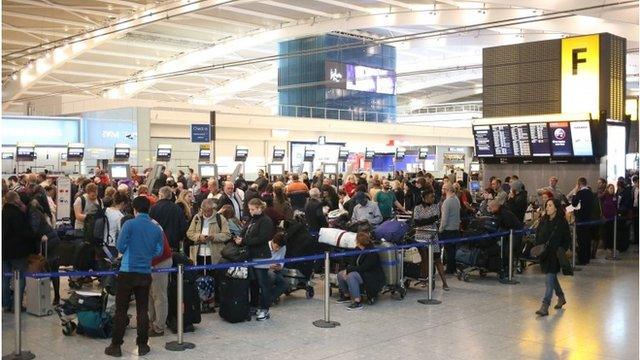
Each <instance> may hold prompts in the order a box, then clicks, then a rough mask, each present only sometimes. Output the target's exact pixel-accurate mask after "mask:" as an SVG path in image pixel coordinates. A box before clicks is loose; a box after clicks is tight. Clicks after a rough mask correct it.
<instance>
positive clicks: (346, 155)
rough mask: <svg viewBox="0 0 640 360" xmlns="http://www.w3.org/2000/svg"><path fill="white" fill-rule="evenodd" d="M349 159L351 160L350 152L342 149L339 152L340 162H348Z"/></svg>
mask: <svg viewBox="0 0 640 360" xmlns="http://www.w3.org/2000/svg"><path fill="white" fill-rule="evenodd" d="M347 159H349V150H347V149H345V148H340V150H338V161H347Z"/></svg>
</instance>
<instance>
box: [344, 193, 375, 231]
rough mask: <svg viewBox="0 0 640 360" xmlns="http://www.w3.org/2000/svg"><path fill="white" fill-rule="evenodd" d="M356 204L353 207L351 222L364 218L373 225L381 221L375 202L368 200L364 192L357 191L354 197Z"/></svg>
mask: <svg viewBox="0 0 640 360" xmlns="http://www.w3.org/2000/svg"><path fill="white" fill-rule="evenodd" d="M354 201H355V203H356V206H355V207H354V208H353V215H352V216H351V221H352V222H359V221H363V220H366V221H368V222H369V224H371V225H373V226H375V225H378V224H380V223H381V222H382V214H381V213H380V208H379V207H378V205H377V204H376V203H374V202H373V201H370V200H369V199H368V198H367V197H366V196H365V195H364V193H361V192H358V193H356V195H355V197H354Z"/></svg>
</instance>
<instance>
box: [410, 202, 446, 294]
mask: <svg viewBox="0 0 640 360" xmlns="http://www.w3.org/2000/svg"><path fill="white" fill-rule="evenodd" d="M439 219H440V206H439V205H438V204H437V203H436V196H435V193H434V192H433V191H425V192H424V193H423V196H422V203H421V204H420V205H417V206H416V207H415V208H413V223H414V224H415V225H416V226H424V227H426V228H427V229H429V230H432V231H433V234H434V235H435V234H436V233H437V232H438V227H437V225H436V224H437V222H438V220H439ZM418 251H420V257H421V258H422V261H421V262H420V276H421V277H422V278H427V277H428V276H429V250H428V248H427V247H426V246H423V247H420V248H419V249H418ZM433 263H434V264H435V266H436V269H437V270H438V274H440V279H442V289H444V290H445V291H449V285H447V279H446V278H445V273H444V265H442V261H440V246H439V245H438V246H434V249H433ZM433 282H434V284H435V278H434V280H433ZM423 284H424V286H426V283H423ZM434 286H435V285H434Z"/></svg>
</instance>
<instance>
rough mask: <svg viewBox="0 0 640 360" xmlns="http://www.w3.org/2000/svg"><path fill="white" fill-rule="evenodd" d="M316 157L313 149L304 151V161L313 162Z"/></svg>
mask: <svg viewBox="0 0 640 360" xmlns="http://www.w3.org/2000/svg"><path fill="white" fill-rule="evenodd" d="M315 157H316V151H315V150H313V149H304V161H313V159H314V158H315Z"/></svg>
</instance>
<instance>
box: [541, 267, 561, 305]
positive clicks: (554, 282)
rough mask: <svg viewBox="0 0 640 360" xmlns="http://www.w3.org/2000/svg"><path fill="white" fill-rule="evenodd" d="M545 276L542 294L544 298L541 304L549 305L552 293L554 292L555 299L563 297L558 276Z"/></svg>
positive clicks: (550, 274) (551, 274) (552, 274)
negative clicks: (544, 286) (544, 287)
mask: <svg viewBox="0 0 640 360" xmlns="http://www.w3.org/2000/svg"><path fill="white" fill-rule="evenodd" d="M544 276H545V285H546V286H547V288H546V290H545V292H544V298H542V302H543V303H545V304H547V305H550V304H551V297H552V296H553V291H554V290H555V292H556V296H557V297H564V293H563V292H562V288H561V287H560V282H559V281H558V274H556V273H549V274H544Z"/></svg>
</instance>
